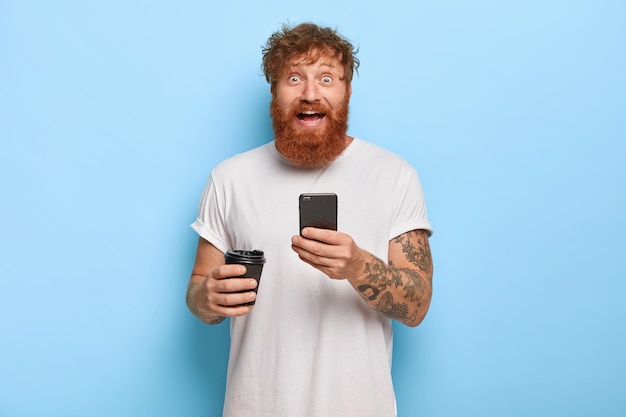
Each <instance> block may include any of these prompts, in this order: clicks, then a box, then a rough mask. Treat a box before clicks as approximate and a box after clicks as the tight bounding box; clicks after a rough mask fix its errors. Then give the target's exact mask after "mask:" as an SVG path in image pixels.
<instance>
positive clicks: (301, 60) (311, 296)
mask: <svg viewBox="0 0 626 417" xmlns="http://www.w3.org/2000/svg"><path fill="white" fill-rule="evenodd" d="M355 53H356V51H355V49H354V48H353V46H352V45H351V44H350V42H348V41H347V40H346V39H345V38H343V37H342V36H341V35H339V34H337V33H336V32H335V31H334V30H332V29H329V28H321V27H318V26H316V25H314V24H301V25H298V26H296V27H293V28H290V27H287V26H285V27H283V28H282V30H281V31H278V32H276V33H274V34H273V35H272V36H271V37H270V38H269V40H268V42H267V45H266V47H265V49H264V50H263V69H264V71H265V76H266V78H267V80H268V82H269V83H270V85H271V87H270V89H271V93H272V102H271V116H272V121H273V128H274V133H275V137H274V141H273V142H270V143H268V144H265V145H263V146H260V147H258V148H256V149H253V150H251V151H248V152H245V153H243V154H240V155H237V156H235V157H233V158H230V159H228V160H226V161H224V162H222V163H221V164H219V165H218V166H217V167H216V168H215V169H214V170H213V171H212V173H211V178H210V179H209V181H208V184H207V186H206V188H205V190H204V194H203V197H202V201H201V203H200V209H199V215H198V218H197V220H196V221H195V222H194V223H193V225H192V227H193V228H194V230H196V231H197V232H198V234H199V235H200V239H199V243H198V249H197V254H196V261H195V265H194V268H193V272H192V276H191V279H190V282H189V288H188V292H187V304H188V306H189V309H190V310H191V311H192V312H193V314H195V315H196V316H197V317H199V318H200V319H201V320H203V321H204V322H206V323H209V324H215V323H219V322H220V321H222V320H223V319H224V318H225V317H230V318H231V320H230V325H231V350H230V359H229V364H228V378H227V384H226V399H225V403H224V415H225V416H237V417H240V416H272V417H279V416H288V417H297V416H302V417H304V416H310V417H313V416H319V417H329V416H342V417H345V416H358V417H365V416H375V417H385V416H394V415H395V414H396V411H395V397H394V393H393V387H392V380H391V372H390V369H391V350H392V326H391V321H390V319H395V320H398V321H400V322H402V323H404V324H406V325H408V326H417V325H418V324H419V323H420V322H421V321H422V319H423V318H424V316H425V315H426V312H427V310H428V307H429V304H430V298H431V288H432V287H431V279H432V261H431V254H430V248H429V244H428V237H429V235H430V234H431V233H432V228H431V225H430V223H429V221H428V219H427V215H426V206H425V203H424V198H423V193H422V188H421V185H420V183H419V179H418V176H417V173H416V172H415V170H414V169H413V168H412V167H411V166H410V165H408V164H407V162H405V161H404V160H403V159H402V158H400V157H398V156H397V155H394V154H392V153H390V152H387V151H385V150H383V149H381V148H379V147H378V146H375V145H373V144H371V143H368V142H366V141H364V140H361V139H357V138H354V137H351V136H348V135H347V134H346V132H347V127H348V124H347V121H348V102H349V99H350V94H351V92H352V87H351V81H352V76H353V73H354V70H355V69H357V68H358V65H359V61H358V59H357V58H356V57H355ZM306 192H332V193H336V194H337V195H338V206H339V207H338V230H339V231H334V230H326V229H317V228H305V229H304V230H303V231H302V236H300V235H299V234H298V196H299V195H300V194H302V193H306ZM228 249H243V250H252V249H259V250H263V251H264V252H265V256H266V258H267V263H266V264H265V267H264V270H263V276H262V279H261V282H260V285H259V286H258V295H257V294H255V292H254V291H253V289H254V288H256V287H257V283H256V281H255V280H254V279H250V278H232V277H237V276H239V275H241V274H243V273H245V267H243V266H242V265H225V264H224V252H226V250H228ZM242 291H243V292H242ZM253 300H255V301H256V304H255V305H254V307H250V306H242V304H243V303H246V302H250V301H253Z"/></svg>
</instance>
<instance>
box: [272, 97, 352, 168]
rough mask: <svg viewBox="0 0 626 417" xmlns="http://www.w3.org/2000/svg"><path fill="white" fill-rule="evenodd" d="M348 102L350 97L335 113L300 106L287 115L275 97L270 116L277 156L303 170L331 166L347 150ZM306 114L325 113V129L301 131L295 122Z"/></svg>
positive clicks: (308, 106)
mask: <svg viewBox="0 0 626 417" xmlns="http://www.w3.org/2000/svg"><path fill="white" fill-rule="evenodd" d="M348 101H349V94H346V98H345V100H344V102H343V104H342V105H341V107H340V108H339V109H337V110H336V111H335V112H332V111H331V110H330V109H329V108H328V107H326V106H324V105H322V104H306V103H300V104H298V105H295V106H293V107H292V108H291V109H290V110H289V111H288V112H287V114H285V113H283V112H282V110H281V109H280V108H279V107H278V103H277V100H276V97H272V103H271V105H270V114H271V116H272V126H273V128H274V139H275V142H276V149H277V150H278V152H279V153H280V154H281V155H282V156H283V157H285V158H286V159H287V160H289V161H290V162H291V163H292V164H294V165H295V166H298V167H301V168H319V167H322V166H325V165H328V164H330V163H331V162H332V161H334V160H335V159H336V158H337V157H338V156H339V155H340V154H341V152H343V150H344V149H345V147H346V132H347V131H348ZM307 110H313V111H316V112H323V113H325V115H326V116H325V118H326V126H324V127H323V128H320V129H309V130H306V129H301V128H298V127H297V125H296V124H295V123H294V119H295V118H296V117H297V115H298V113H301V112H304V111H307Z"/></svg>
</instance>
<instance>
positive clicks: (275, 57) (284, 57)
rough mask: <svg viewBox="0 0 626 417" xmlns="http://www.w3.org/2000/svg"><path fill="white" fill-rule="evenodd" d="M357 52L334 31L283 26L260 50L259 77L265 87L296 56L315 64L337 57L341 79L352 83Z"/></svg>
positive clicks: (356, 66)
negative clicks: (324, 58) (342, 72)
mask: <svg viewBox="0 0 626 417" xmlns="http://www.w3.org/2000/svg"><path fill="white" fill-rule="evenodd" d="M357 52H358V49H356V48H354V46H352V44H351V43H350V42H349V41H348V40H347V39H346V38H344V37H343V36H341V35H340V34H339V33H337V31H336V30H335V29H331V28H328V27H320V26H318V25H316V24H314V23H301V24H299V25H297V26H295V27H290V26H288V25H286V24H285V25H283V27H282V29H281V30H279V31H277V32H274V33H273V34H272V36H270V37H269V39H268V40H267V43H266V44H265V47H264V48H263V65H262V67H263V73H264V74H265V79H266V80H267V82H268V83H270V84H272V85H273V84H274V83H275V82H276V80H277V79H278V78H279V77H280V76H281V74H282V73H283V71H285V69H286V66H287V63H288V62H289V61H290V60H291V59H292V58H295V57H297V56H301V55H308V57H309V59H310V60H311V61H315V60H316V59H317V58H319V56H320V55H325V54H328V55H330V56H332V57H338V58H339V60H340V61H341V64H342V65H343V67H344V78H345V79H347V81H348V84H350V83H351V82H352V77H353V75H354V72H355V71H357V73H358V68H359V59H358V58H357V57H356V54H357Z"/></svg>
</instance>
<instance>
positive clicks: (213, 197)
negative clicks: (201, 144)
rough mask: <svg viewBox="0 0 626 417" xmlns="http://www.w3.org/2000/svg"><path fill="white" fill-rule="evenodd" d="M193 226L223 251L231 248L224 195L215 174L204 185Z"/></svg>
mask: <svg viewBox="0 0 626 417" xmlns="http://www.w3.org/2000/svg"><path fill="white" fill-rule="evenodd" d="M220 197H222V198H220ZM191 228H192V229H193V230H195V231H196V232H197V233H198V235H200V237H202V238H204V239H206V240H207V241H209V242H211V243H212V244H213V245H214V246H215V247H216V248H218V249H219V250H221V251H222V252H226V251H227V250H228V249H229V248H230V244H229V239H228V234H227V231H226V221H225V216H224V199H223V195H222V196H220V192H219V191H218V187H217V186H216V185H215V183H214V181H213V176H211V177H210V178H209V180H208V181H207V184H206V186H205V187H204V192H203V193H202V198H201V199H200V205H199V207H198V217H197V218H196V221H195V222H193V223H192V224H191Z"/></svg>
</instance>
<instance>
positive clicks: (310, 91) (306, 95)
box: [300, 81, 320, 103]
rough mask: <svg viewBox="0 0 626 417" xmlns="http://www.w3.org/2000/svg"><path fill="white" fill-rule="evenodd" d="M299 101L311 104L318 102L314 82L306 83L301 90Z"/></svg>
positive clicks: (318, 93) (318, 96) (317, 93)
mask: <svg viewBox="0 0 626 417" xmlns="http://www.w3.org/2000/svg"><path fill="white" fill-rule="evenodd" d="M300 100H302V101H306V102H308V103H313V102H316V101H319V100H320V91H319V86H318V85H317V83H316V82H312V81H307V82H306V83H304V86H303V88H302V94H300Z"/></svg>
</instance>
